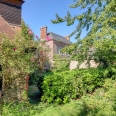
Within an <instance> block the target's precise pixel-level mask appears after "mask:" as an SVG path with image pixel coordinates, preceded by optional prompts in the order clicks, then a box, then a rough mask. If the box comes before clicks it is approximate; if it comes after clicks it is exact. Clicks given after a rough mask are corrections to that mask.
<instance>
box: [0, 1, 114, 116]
mask: <svg viewBox="0 0 116 116" xmlns="http://www.w3.org/2000/svg"><path fill="white" fill-rule="evenodd" d="M71 7H72V8H77V7H81V8H83V9H86V12H84V13H83V14H81V15H78V16H74V17H71V14H70V13H69V12H68V13H67V16H66V17H65V18H61V17H59V16H58V15H56V19H57V20H54V21H52V22H53V23H60V22H64V21H66V22H67V25H68V26H69V25H71V24H73V23H74V21H76V20H78V22H79V23H78V25H77V27H76V30H75V31H74V33H75V32H77V36H76V38H78V40H77V42H76V43H75V44H72V45H71V46H70V47H69V46H68V47H66V48H64V49H63V50H62V51H63V52H66V53H68V54H71V55H72V57H73V58H75V59H77V60H78V61H80V62H82V61H84V60H88V63H89V61H90V60H91V59H94V60H95V61H96V62H98V63H99V67H98V68H96V69H95V68H89V67H88V69H75V70H71V71H70V70H68V65H69V61H70V60H67V61H62V59H58V60H57V61H56V63H55V67H54V70H52V71H44V70H45V65H46V64H47V63H48V62H49V61H48V58H47V56H46V54H47V52H48V49H46V47H43V46H45V42H40V41H39V40H38V41H35V36H34V34H33V32H32V31H31V29H29V28H28V26H26V25H25V24H24V23H22V28H23V29H22V32H21V34H19V35H17V36H16V39H13V40H11V39H9V38H8V37H6V36H4V35H1V37H0V38H1V43H0V67H1V69H0V71H1V75H0V76H2V81H3V85H2V89H3V94H4V98H7V99H6V100H4V103H2V105H0V109H2V110H0V114H1V115H2V116H6V115H8V116H49V115H50V116H51V115H54V116H115V115H116V91H115V90H116V58H115V53H116V45H115V43H116V18H115V11H116V9H115V7H116V2H115V0H90V1H87V0H86V1H85V0H75V4H74V5H71ZM92 8H93V9H92ZM89 27H90V29H89ZM83 28H87V30H89V32H88V34H87V36H86V37H85V38H84V39H80V38H79V37H80V34H81V32H82V29H83ZM74 33H72V34H74ZM36 39H38V37H37V36H36ZM47 48H48V47H47ZM61 64H62V65H61ZM27 75H29V76H30V81H29V84H30V85H34V86H36V89H37V92H33V93H32V94H31V95H30V96H31V97H32V99H33V100H35V101H34V102H33V100H32V99H29V101H30V103H29V102H28V101H25V102H24V101H22V99H25V98H26V100H28V98H27V91H25V83H28V82H27V80H28V79H25V77H26V76H27ZM17 85H18V86H17ZM34 90H35V89H34ZM32 91H33V89H32ZM31 97H30V98H31ZM9 99H12V100H13V101H15V102H11V103H8V101H9ZM19 100H20V102H19ZM6 101H7V102H6ZM36 101H39V103H37V104H34V103H35V102H36Z"/></svg>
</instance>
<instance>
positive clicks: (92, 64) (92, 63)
mask: <svg viewBox="0 0 116 116" xmlns="http://www.w3.org/2000/svg"><path fill="white" fill-rule="evenodd" d="M78 64H79V62H78V61H71V62H70V70H72V69H75V68H77V66H78ZM97 66H98V63H96V62H95V61H94V60H91V61H90V67H91V68H96V67H97ZM87 67H88V64H87V60H85V61H84V62H82V63H81V64H80V66H79V68H87Z"/></svg>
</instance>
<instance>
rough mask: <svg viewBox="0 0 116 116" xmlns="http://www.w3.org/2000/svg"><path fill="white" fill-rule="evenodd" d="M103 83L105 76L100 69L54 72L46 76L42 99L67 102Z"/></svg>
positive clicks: (50, 101)
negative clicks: (102, 75)
mask: <svg viewBox="0 0 116 116" xmlns="http://www.w3.org/2000/svg"><path fill="white" fill-rule="evenodd" d="M102 84H103V78H102V77H101V76H100V70H98V69H79V70H72V71H64V72H54V73H52V74H49V75H47V76H45V77H44V80H43V84H42V89H43V96H42V99H41V100H42V101H44V102H48V103H54V102H55V103H58V104H61V103H67V102H69V101H70V100H71V99H76V98H79V97H81V96H82V95H84V94H85V93H87V92H89V93H90V92H93V91H94V89H95V88H97V87H100V86H102Z"/></svg>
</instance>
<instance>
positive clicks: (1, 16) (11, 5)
mask: <svg viewBox="0 0 116 116" xmlns="http://www.w3.org/2000/svg"><path fill="white" fill-rule="evenodd" d="M23 3H24V1H23V0H0V33H2V34H3V33H4V34H6V35H8V36H9V37H11V38H13V36H14V35H15V33H16V32H18V31H20V30H21V11H22V4H23Z"/></svg>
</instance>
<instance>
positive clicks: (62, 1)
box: [22, 0, 86, 42]
mask: <svg viewBox="0 0 116 116" xmlns="http://www.w3.org/2000/svg"><path fill="white" fill-rule="evenodd" d="M70 4H73V0H33V1H32V0H25V3H24V4H23V7H22V18H23V19H24V21H25V22H26V24H28V26H29V27H30V28H31V29H32V30H33V32H34V33H35V35H38V36H40V28H41V27H43V26H47V27H48V32H54V33H56V34H59V35H62V36H67V35H69V34H70V33H71V32H72V31H73V30H74V29H75V26H76V23H75V24H74V25H72V26H66V23H61V24H52V22H51V21H50V20H53V19H55V13H58V14H59V16H61V17H64V16H65V15H66V12H67V11H70V12H71V14H72V16H74V15H75V14H81V13H82V11H81V10H80V9H71V8H69V5H70ZM85 35H86V31H85V30H84V31H83V34H82V36H81V37H84V36H85ZM71 41H72V42H75V41H76V40H75V37H74V36H73V37H71Z"/></svg>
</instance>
